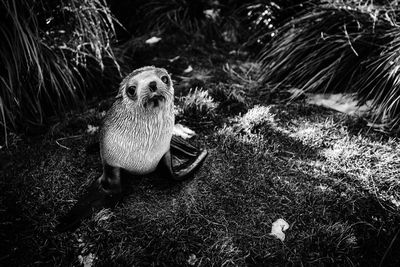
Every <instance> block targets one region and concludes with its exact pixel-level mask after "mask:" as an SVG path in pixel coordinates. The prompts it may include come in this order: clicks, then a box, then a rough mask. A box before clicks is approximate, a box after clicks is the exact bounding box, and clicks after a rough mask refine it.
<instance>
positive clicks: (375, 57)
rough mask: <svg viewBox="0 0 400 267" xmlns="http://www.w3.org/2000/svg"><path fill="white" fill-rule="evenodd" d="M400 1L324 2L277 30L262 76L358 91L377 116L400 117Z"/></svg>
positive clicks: (280, 83) (277, 82) (393, 120)
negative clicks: (384, 3)
mask: <svg viewBox="0 0 400 267" xmlns="http://www.w3.org/2000/svg"><path fill="white" fill-rule="evenodd" d="M398 15H399V9H398V6H375V5H372V4H369V5H360V4H355V3H347V4H345V3H335V4H332V3H325V4H321V5H318V6H315V7H313V8H312V9H308V10H307V11H305V12H302V13H301V14H300V15H299V16H297V17H296V18H294V19H292V20H291V21H290V22H288V23H286V24H285V25H284V26H283V27H282V28H280V29H279V30H278V32H279V35H278V36H277V37H276V38H275V39H274V40H273V41H272V43H271V45H270V46H267V47H265V48H264V50H263V51H262V53H261V55H260V61H261V63H262V67H261V80H262V81H263V82H265V83H269V84H272V85H274V88H275V89H277V88H282V87H285V86H291V87H295V88H299V89H301V90H305V91H335V92H343V91H351V92H357V93H358V95H359V97H360V98H361V100H362V101H367V100H371V99H372V100H373V106H374V107H375V109H376V115H375V120H379V121H381V122H383V123H385V124H386V125H387V126H390V127H391V128H393V127H394V126H395V125H398V122H399V120H400V109H399V108H400V84H399V79H398V77H399V74H400V73H399V64H400V54H399V52H398V51H400V50H399V49H400V28H399V26H398V23H397V22H398V21H397V20H398Z"/></svg>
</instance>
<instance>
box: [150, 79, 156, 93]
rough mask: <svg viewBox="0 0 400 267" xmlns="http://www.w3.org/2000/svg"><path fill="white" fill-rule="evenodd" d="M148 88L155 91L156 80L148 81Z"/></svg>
mask: <svg viewBox="0 0 400 267" xmlns="http://www.w3.org/2000/svg"><path fill="white" fill-rule="evenodd" d="M149 88H150V91H152V92H155V91H156V90H157V82H156V81H152V82H150V83H149Z"/></svg>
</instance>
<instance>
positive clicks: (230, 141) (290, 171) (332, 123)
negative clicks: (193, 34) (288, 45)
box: [0, 48, 400, 266]
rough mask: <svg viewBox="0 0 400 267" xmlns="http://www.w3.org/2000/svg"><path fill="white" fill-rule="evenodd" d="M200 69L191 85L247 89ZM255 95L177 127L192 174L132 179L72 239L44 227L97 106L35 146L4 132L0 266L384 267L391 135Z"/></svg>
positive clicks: (394, 223)
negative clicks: (192, 132)
mask: <svg viewBox="0 0 400 267" xmlns="http://www.w3.org/2000/svg"><path fill="white" fill-rule="evenodd" d="M185 49H187V48H185ZM187 53H188V54H189V55H192V52H191V51H190V50H189V51H188V52H187ZM218 53H219V52H218ZM165 56H166V57H167V58H171V57H172V56H171V55H165ZM181 56H182V57H183V56H185V54H181ZM208 56H209V57H211V55H208ZM194 57H195V58H196V60H197V61H196V62H197V63H198V64H201V65H202V67H203V68H205V67H206V63H205V62H210V61H209V60H208V59H207V58H205V59H204V60H203V59H201V58H199V57H198V56H197V55H195V56H194ZM187 59H188V60H189V57H187ZM228 61H229V63H230V64H233V63H234V62H235V59H234V58H230V59H228ZM192 62H194V61H192ZM151 63H152V62H149V64H151ZM236 63H237V64H240V61H236ZM208 64H209V65H208V69H209V70H210V73H209V75H211V76H213V79H210V80H209V81H208V82H207V84H206V85H205V87H204V88H211V87H212V86H213V85H214V84H217V85H218V84H224V83H226V84H225V87H224V88H223V90H226V91H228V90H229V88H230V86H231V82H232V80H235V81H236V83H237V84H238V85H248V84H252V83H248V81H250V80H251V79H250V78H247V79H237V77H239V76H240V77H249V76H245V75H243V74H242V73H239V72H238V71H236V74H238V73H239V74H240V75H236V74H233V72H230V73H231V74H229V73H228V74H226V75H225V76H223V75H219V74H220V73H225V72H224V71H223V65H224V64H219V65H216V64H210V63H208ZM185 68H186V66H185V67H184V66H182V71H183V70H184V69H185ZM193 68H194V69H198V68H199V66H195V65H194V66H193ZM245 69H246V68H245ZM245 73H247V72H245ZM179 75H180V73H179V72H176V73H173V77H174V78H175V77H177V76H179ZM232 75H233V76H232ZM216 77H219V78H216ZM218 79H219V80H218ZM236 88H240V87H237V86H236ZM257 88H258V87H256V86H254V87H251V90H252V91H253V92H249V90H250V88H246V87H244V88H242V89H243V91H244V94H243V95H242V97H243V98H245V102H246V104H247V106H246V109H245V110H244V111H243V112H239V113H237V112H233V111H232V109H229V108H226V109H218V108H216V109H214V112H215V114H214V115H215V116H216V117H219V118H220V120H219V121H218V122H217V123H214V122H213V124H204V123H202V122H201V121H198V120H196V121H193V120H191V123H192V124H193V125H194V126H195V127H194V128H195V129H196V132H197V134H198V135H197V137H196V140H194V142H196V143H198V144H201V145H204V146H205V147H207V149H208V151H209V156H208V158H207V160H206V163H205V164H204V165H203V166H202V168H201V169H200V170H199V172H198V173H197V174H196V175H195V177H194V178H193V179H190V180H188V181H184V182H182V183H178V184H168V183H165V181H163V179H162V177H157V176H148V177H145V178H143V179H138V180H134V181H132V187H131V188H130V190H129V191H130V194H129V195H128V196H126V197H125V199H124V202H123V203H122V204H121V205H120V206H119V207H117V208H116V209H115V210H113V211H108V210H105V211H103V212H101V213H100V214H97V215H96V216H94V217H93V218H92V219H90V220H87V221H85V222H84V224H83V225H82V227H81V228H80V229H78V230H77V231H76V232H75V233H73V234H56V233H55V231H54V226H55V224H56V217H57V216H59V215H61V214H63V213H65V212H66V211H67V210H68V208H69V207H71V205H72V204H73V202H74V200H75V199H76V198H77V197H78V196H79V195H80V194H81V193H82V191H83V190H84V188H85V186H87V185H88V184H89V182H90V181H91V180H93V179H95V178H97V177H98V176H99V175H101V163H100V158H99V156H98V155H97V154H87V153H86V151H85V148H86V146H87V145H88V144H89V143H91V142H93V139H95V138H94V137H93V135H90V134H89V133H87V129H88V125H89V124H90V125H97V123H98V121H99V119H100V118H101V115H100V114H99V111H97V110H96V109H88V110H87V111H86V112H85V113H83V114H79V113H72V114H71V116H70V118H69V119H68V121H69V122H68V123H61V124H59V125H58V127H57V129H56V131H55V132H56V133H55V134H53V135H48V136H47V137H43V138H37V139H29V138H25V137H23V136H16V135H12V136H10V145H9V148H8V149H5V148H3V149H2V150H1V157H0V160H1V162H2V165H1V166H4V167H2V169H1V170H0V171H1V175H0V177H1V178H0V190H1V191H2V192H3V194H2V195H1V196H0V203H1V204H0V205H1V208H0V214H1V219H0V220H1V224H0V229H1V231H0V235H1V236H0V238H1V239H2V241H3V242H1V244H0V251H1V253H2V254H1V256H0V263H1V265H7V266H26V265H51V266H72V265H79V263H80V262H84V261H86V262H91V261H92V260H93V261H94V264H95V266H110V265H112V266H129V265H137V266H148V265H157V266H160V265H163V266H188V265H190V266H212V265H215V266H282V265H316V266H320V265H334V266H337V265H340V266H353V265H360V266H378V265H379V264H381V265H382V266H398V265H399V264H400V257H399V255H398V254H397V251H398V250H399V248H400V242H399V241H400V240H399V239H398V232H399V223H400V217H399V209H400V205H399V203H400V195H399V192H400V190H399V189H400V183H399V181H398V179H397V177H398V174H399V171H400V165H399V162H400V161H399V155H398V151H399V149H400V142H399V140H398V138H397V137H394V136H393V137H391V136H387V135H382V134H380V133H378V132H373V131H372V130H370V129H368V128H367V127H366V125H365V123H364V122H363V121H362V120H360V119H357V118H353V117H348V116H346V115H343V114H340V113H336V112H333V111H329V110H326V109H323V108H321V107H316V106H308V105H306V104H305V102H303V101H301V100H297V101H293V102H291V103H289V104H287V103H281V102H282V101H275V99H274V98H270V101H266V100H263V99H261V98H260V97H256V94H257V93H258V94H261V93H262V92H261V91H259V90H258V89H257ZM211 91H212V90H210V95H212V94H211ZM224 92H225V91H224ZM215 95H216V94H215ZM222 95H225V96H226V95H227V94H225V93H223V94H222ZM222 99H224V98H222V97H221V98H219V100H218V101H217V100H216V98H215V99H214V101H217V102H219V101H221V102H220V104H219V105H223V104H224V103H223V102H224V101H223V100H222ZM225 99H226V98H225ZM260 102H262V104H260ZM231 103H232V105H234V103H236V102H235V101H232V102H231ZM230 110H231V111H232V112H230V113H229V112H228V111H230ZM182 116H183V117H182V120H183V119H185V120H187V121H190V118H189V117H187V116H185V113H183V115H182ZM180 122H182V121H180ZM279 218H282V219H284V220H285V221H287V222H288V223H289V224H290V228H289V229H288V230H287V231H286V232H285V233H286V239H285V241H283V242H281V241H279V240H277V239H275V238H274V237H272V236H270V235H269V233H270V231H271V226H272V223H273V222H274V221H275V220H277V219H279Z"/></svg>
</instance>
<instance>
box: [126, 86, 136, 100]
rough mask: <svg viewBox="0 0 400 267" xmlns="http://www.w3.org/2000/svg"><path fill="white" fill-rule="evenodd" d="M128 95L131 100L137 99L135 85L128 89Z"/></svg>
mask: <svg viewBox="0 0 400 267" xmlns="http://www.w3.org/2000/svg"><path fill="white" fill-rule="evenodd" d="M126 95H127V96H128V97H129V98H131V99H135V98H136V86H134V85H132V86H129V87H128V88H127V89H126Z"/></svg>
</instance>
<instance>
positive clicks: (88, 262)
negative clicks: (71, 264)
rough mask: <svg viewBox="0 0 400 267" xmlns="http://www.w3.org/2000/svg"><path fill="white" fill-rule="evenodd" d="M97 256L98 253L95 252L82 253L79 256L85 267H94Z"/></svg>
mask: <svg viewBox="0 0 400 267" xmlns="http://www.w3.org/2000/svg"><path fill="white" fill-rule="evenodd" d="M96 258H97V257H96V255H95V254H93V253H89V254H88V255H85V256H82V255H79V256H78V260H79V262H80V263H81V264H83V267H92V266H93V262H94V260H95V259H96Z"/></svg>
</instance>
